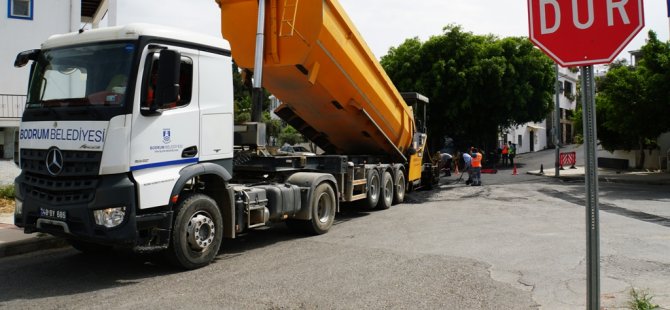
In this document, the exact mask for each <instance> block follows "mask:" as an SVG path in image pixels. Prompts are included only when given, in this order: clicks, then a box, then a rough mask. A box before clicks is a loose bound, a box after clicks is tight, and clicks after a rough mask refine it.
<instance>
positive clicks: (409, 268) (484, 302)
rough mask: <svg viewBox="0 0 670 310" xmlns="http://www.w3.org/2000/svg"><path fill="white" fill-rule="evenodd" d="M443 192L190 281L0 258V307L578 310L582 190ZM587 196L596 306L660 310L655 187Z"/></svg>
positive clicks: (495, 187) (221, 264)
mask: <svg viewBox="0 0 670 310" xmlns="http://www.w3.org/2000/svg"><path fill="white" fill-rule="evenodd" d="M531 159H532V160H538V159H537V158H526V159H525V160H527V163H529V162H530V161H531ZM520 160H524V159H523V158H522V159H520ZM539 161H540V162H541V160H539ZM521 169H523V168H521ZM521 169H520V170H521ZM533 169H537V168H534V167H533ZM457 180H458V178H457V177H455V176H452V177H450V178H445V179H443V181H442V183H443V184H442V185H441V186H440V188H439V189H436V190H432V191H419V192H414V193H412V194H411V195H409V196H408V197H407V198H408V201H407V202H406V203H405V204H402V205H399V206H395V207H392V208H391V209H389V210H385V211H377V212H364V211H361V210H358V209H355V208H347V209H345V210H344V212H343V213H342V214H340V215H339V216H338V218H337V221H336V224H335V225H334V226H333V228H332V229H331V231H330V232H329V233H327V234H325V235H321V236H316V237H304V236H300V235H296V234H293V233H291V232H289V231H288V230H287V229H286V228H285V227H284V226H283V225H276V226H274V227H272V228H271V229H266V230H261V231H256V232H254V233H252V234H249V235H247V236H245V237H243V238H240V239H238V240H234V241H230V242H227V243H226V244H225V245H224V247H223V249H222V251H221V253H220V255H219V256H218V258H217V260H216V261H215V262H214V263H213V264H212V265H210V266H208V267H205V268H202V269H199V270H195V271H189V272H181V271H178V270H175V269H172V268H170V267H167V266H165V265H162V264H154V263H150V262H147V261H146V259H144V258H141V257H140V258H138V257H135V256H128V255H123V254H119V255H114V256H110V257H89V256H85V255H83V254H79V253H78V252H76V251H74V250H72V249H69V248H65V249H58V250H50V251H42V252H37V253H33V254H28V255H23V256H15V257H9V258H5V259H2V260H0V279H2V281H0V308H8V309H15V308H31V309H38V308H39V309H54V308H59V309H60V308H74V309H82V308H85V309H92V308H93V309H95V308H104V309H108V308H134V309H147V308H151V309H155V308H166V309H177V308H196V307H197V308H205V309H241V308H244V309H295V308H300V309H314V308H329V309H330V308H336V309H361V308H370V309H379V308H411V309H415V308H418V309H535V308H542V309H584V308H585V301H586V264H585V263H586V262H585V257H586V247H585V245H586V241H585V224H586V215H585V209H584V207H583V205H584V204H583V199H584V185H583V183H564V182H560V181H558V180H554V179H550V178H546V177H537V176H530V175H525V174H523V173H521V174H519V175H512V174H511V170H501V171H499V173H498V174H496V175H484V176H483V183H484V186H482V187H466V186H464V185H463V184H462V182H456V181H457ZM600 197H601V198H600V201H601V205H602V206H603V207H602V211H601V215H600V221H601V300H602V302H601V303H602V305H603V306H606V307H609V308H614V307H624V306H625V303H626V302H627V301H628V300H629V298H628V292H629V289H630V288H631V287H636V288H641V289H647V290H649V292H650V293H651V294H652V295H653V296H654V299H653V300H654V301H655V302H656V303H658V304H661V305H662V306H664V307H666V308H668V307H670V192H668V191H667V187H660V186H645V185H624V184H601V190H600Z"/></svg>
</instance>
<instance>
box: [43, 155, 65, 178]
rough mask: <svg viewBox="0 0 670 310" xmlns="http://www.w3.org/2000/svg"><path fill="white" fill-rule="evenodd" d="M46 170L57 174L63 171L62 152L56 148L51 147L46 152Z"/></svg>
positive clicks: (54, 174)
mask: <svg viewBox="0 0 670 310" xmlns="http://www.w3.org/2000/svg"><path fill="white" fill-rule="evenodd" d="M46 164H47V171H49V173H51V175H53V176H56V175H59V174H60V173H61V172H62V171H63V153H61V151H60V150H59V149H57V148H52V149H50V150H49V152H48V153H47V159H46Z"/></svg>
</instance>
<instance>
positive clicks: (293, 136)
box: [279, 125, 304, 146]
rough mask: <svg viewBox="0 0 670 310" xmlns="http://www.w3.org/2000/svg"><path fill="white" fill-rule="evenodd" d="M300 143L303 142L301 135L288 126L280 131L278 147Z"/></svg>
mask: <svg viewBox="0 0 670 310" xmlns="http://www.w3.org/2000/svg"><path fill="white" fill-rule="evenodd" d="M300 142H304V139H303V137H302V135H301V134H300V133H299V132H298V131H297V130H296V129H295V128H293V127H291V126H290V125H289V126H286V127H284V129H282V132H281V133H280V134H279V145H280V146H281V145H284V144H285V143H288V144H291V145H293V144H296V143H300Z"/></svg>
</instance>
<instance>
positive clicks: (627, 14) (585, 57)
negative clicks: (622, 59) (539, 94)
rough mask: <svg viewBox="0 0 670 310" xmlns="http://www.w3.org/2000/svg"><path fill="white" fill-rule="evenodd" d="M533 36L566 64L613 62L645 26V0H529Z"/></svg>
mask: <svg viewBox="0 0 670 310" xmlns="http://www.w3.org/2000/svg"><path fill="white" fill-rule="evenodd" d="M528 25H529V30H530V40H531V41H532V42H533V43H534V44H535V45H537V46H538V47H539V48H540V49H542V50H543V51H544V52H545V53H546V54H547V55H549V57H551V58H553V59H554V60H555V61H556V62H557V63H558V64H560V65H561V66H563V67H571V66H589V65H595V64H603V63H610V62H612V61H613V60H614V58H616V56H617V55H618V54H619V53H620V52H621V50H623V49H624V47H626V45H628V43H629V42H630V41H631V40H632V39H633V38H634V37H635V35H636V34H637V33H638V32H640V30H642V28H644V7H643V4H642V0H528Z"/></svg>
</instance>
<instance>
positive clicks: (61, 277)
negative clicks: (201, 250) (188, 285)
mask: <svg viewBox="0 0 670 310" xmlns="http://www.w3.org/2000/svg"><path fill="white" fill-rule="evenodd" d="M173 272H174V269H172V268H167V267H165V266H161V265H155V264H149V263H146V259H145V258H142V257H139V256H136V255H130V254H124V253H114V254H111V255H105V256H103V255H99V256H98V255H94V256H90V255H84V254H81V253H79V252H77V251H75V250H74V249H72V248H69V247H67V248H61V249H55V250H48V251H42V252H38V253H34V254H27V255H19V256H14V257H9V258H5V259H3V261H2V265H1V266H0V278H2V281H0V292H1V293H0V308H3V306H6V305H4V302H8V301H14V300H32V299H40V298H47V297H55V296H67V295H74V294H80V293H85V292H93V291H97V290H101V289H108V288H114V287H122V286H127V285H134V284H136V283H138V282H141V281H142V279H144V278H148V277H155V276H161V275H167V274H170V273H173ZM23 305H24V306H25V305H26V304H23Z"/></svg>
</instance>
